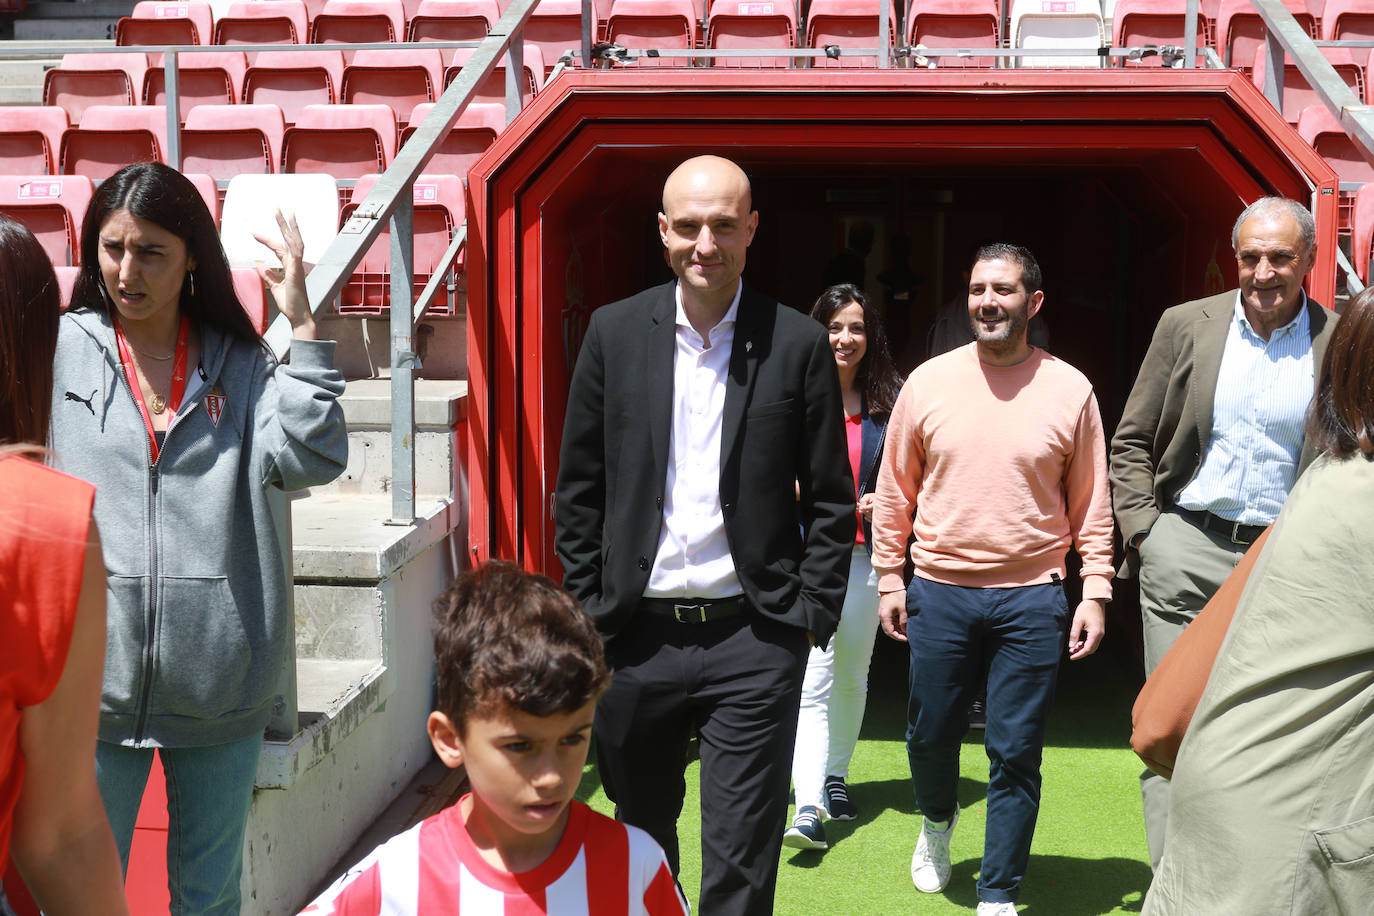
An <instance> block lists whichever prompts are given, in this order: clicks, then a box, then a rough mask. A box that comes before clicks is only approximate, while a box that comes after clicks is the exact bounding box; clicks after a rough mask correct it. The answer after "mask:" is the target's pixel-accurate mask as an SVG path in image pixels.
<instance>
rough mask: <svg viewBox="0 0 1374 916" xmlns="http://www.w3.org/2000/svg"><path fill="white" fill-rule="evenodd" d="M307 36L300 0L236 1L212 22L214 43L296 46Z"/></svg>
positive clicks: (308, 24)
mask: <svg viewBox="0 0 1374 916" xmlns="http://www.w3.org/2000/svg"><path fill="white" fill-rule="evenodd" d="M309 37H310V19H309V17H308V16H307V15H306V12H305V4H304V3H302V2H301V0H247V2H245V0H236V2H234V3H231V4H229V12H228V13H227V14H226V15H224V16H221V17H220V18H219V20H218V21H216V22H215V42H214V43H215V44H217V45H275V44H281V45H296V44H303V43H304V42H305V40H306V39H307V38H309Z"/></svg>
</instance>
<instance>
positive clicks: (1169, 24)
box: [1112, 0, 1208, 67]
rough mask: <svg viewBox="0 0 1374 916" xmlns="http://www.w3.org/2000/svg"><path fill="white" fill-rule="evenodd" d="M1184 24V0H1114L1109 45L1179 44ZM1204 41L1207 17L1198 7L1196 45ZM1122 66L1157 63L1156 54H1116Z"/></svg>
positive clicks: (1140, 65) (1147, 65)
mask: <svg viewBox="0 0 1374 916" xmlns="http://www.w3.org/2000/svg"><path fill="white" fill-rule="evenodd" d="M1187 26H1188V0H1117V2H1116V9H1115V11H1114V12H1113V14H1112V45H1113V46H1115V47H1118V48H1127V47H1129V48H1137V47H1141V46H1143V45H1174V46H1177V47H1180V48H1181V47H1183V39H1184V32H1185V30H1186V29H1187ZM1207 44H1208V35H1207V17H1206V16H1205V15H1203V13H1202V11H1201V8H1199V12H1198V17H1197V46H1198V47H1199V48H1202V47H1206V46H1207ZM1117 59H1118V60H1119V61H1121V64H1122V66H1127V67H1158V66H1159V65H1160V61H1159V58H1158V57H1147V58H1145V59H1144V60H1133V61H1128V60H1126V59H1125V58H1124V57H1122V58H1117Z"/></svg>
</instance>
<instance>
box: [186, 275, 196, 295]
mask: <svg viewBox="0 0 1374 916" xmlns="http://www.w3.org/2000/svg"><path fill="white" fill-rule="evenodd" d="M186 279H187V280H189V281H190V282H191V296H192V298H194V297H195V295H196V275H195V274H194V273H192V272H191V271H189V270H188V271H186Z"/></svg>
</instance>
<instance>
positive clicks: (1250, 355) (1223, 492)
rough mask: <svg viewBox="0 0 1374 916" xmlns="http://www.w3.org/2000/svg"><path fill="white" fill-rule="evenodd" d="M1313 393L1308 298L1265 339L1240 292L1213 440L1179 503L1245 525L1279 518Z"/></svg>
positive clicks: (1224, 357)
mask: <svg viewBox="0 0 1374 916" xmlns="http://www.w3.org/2000/svg"><path fill="white" fill-rule="evenodd" d="M1312 390H1313V367H1312V327H1311V321H1310V320H1309V318H1308V315H1307V296H1306V294H1304V295H1303V300H1302V307H1301V308H1299V309H1298V314H1297V317H1295V318H1294V319H1293V320H1292V321H1290V322H1288V324H1286V325H1284V326H1283V327H1281V328H1279V329H1278V330H1276V331H1274V333H1273V334H1271V335H1270V336H1269V339H1268V340H1265V339H1264V338H1262V337H1260V336H1259V335H1258V334H1256V333H1255V332H1254V330H1253V329H1252V328H1251V327H1250V322H1249V321H1248V320H1247V319H1246V317H1245V310H1244V309H1243V308H1242V307H1241V302H1240V294H1239V293H1237V294H1236V309H1235V314H1234V316H1233V317H1232V319H1231V326H1230V329H1229V330H1228V331H1227V334H1226V347H1225V349H1224V350H1223V351H1222V356H1221V371H1220V373H1219V374H1218V375H1217V387H1216V396H1215V399H1214V401H1213V406H1212V436H1211V441H1210V442H1209V443H1208V444H1207V453H1206V454H1205V455H1204V456H1203V458H1202V467H1201V468H1199V469H1198V473H1197V476H1196V477H1194V478H1193V479H1192V480H1191V481H1190V482H1189V483H1188V485H1187V486H1186V487H1184V488H1183V490H1182V492H1180V493H1179V494H1178V499H1177V500H1176V503H1177V504H1178V505H1179V506H1182V507H1183V508H1185V509H1198V510H1203V511H1207V512H1211V513H1213V514H1214V515H1218V516H1220V517H1222V518H1224V519H1227V520H1228V521H1233V522H1240V523H1241V524H1243V525H1267V524H1269V523H1270V522H1272V521H1273V520H1274V519H1275V518H1277V517H1278V514H1279V510H1280V509H1282V508H1283V503H1284V500H1286V499H1287V498H1288V493H1289V491H1290V490H1292V489H1293V481H1294V480H1296V479H1297V476H1298V458H1299V456H1300V455H1301V453H1302V443H1303V432H1304V428H1305V424H1306V421H1307V407H1308V405H1309V404H1310V403H1311V401H1312Z"/></svg>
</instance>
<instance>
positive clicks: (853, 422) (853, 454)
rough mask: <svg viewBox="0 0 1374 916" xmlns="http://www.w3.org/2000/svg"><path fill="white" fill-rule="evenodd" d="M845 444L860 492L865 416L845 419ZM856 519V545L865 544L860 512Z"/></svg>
mask: <svg viewBox="0 0 1374 916" xmlns="http://www.w3.org/2000/svg"><path fill="white" fill-rule="evenodd" d="M844 436H845V442H846V444H847V445H848V446H849V470H851V471H853V472H854V492H855V494H858V492H859V475H860V474H862V473H863V469H862V468H860V467H859V462H861V461H863V458H864V418H863V414H859V413H856V414H854V416H852V417H845V418H844ZM854 518H855V520H856V521H857V522H858V527H857V528H856V529H855V532H856V533H855V535H854V543H855V544H862V543H863V542H864V520H863V516H862V515H860V514H859V510H858V509H855V510H854Z"/></svg>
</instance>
